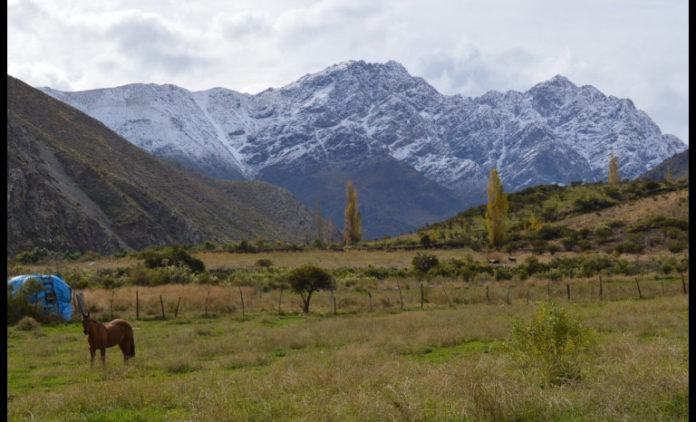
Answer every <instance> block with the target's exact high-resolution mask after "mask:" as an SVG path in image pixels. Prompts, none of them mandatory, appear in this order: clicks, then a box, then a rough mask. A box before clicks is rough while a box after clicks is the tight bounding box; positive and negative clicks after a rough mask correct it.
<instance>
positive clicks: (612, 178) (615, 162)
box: [609, 153, 619, 185]
mask: <svg viewBox="0 0 696 422" xmlns="http://www.w3.org/2000/svg"><path fill="white" fill-rule="evenodd" d="M617 183H619V159H618V158H616V157H614V154H613V153H612V154H611V155H610V156H609V184H610V185H615V184H617Z"/></svg>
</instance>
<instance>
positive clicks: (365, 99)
mask: <svg viewBox="0 0 696 422" xmlns="http://www.w3.org/2000/svg"><path fill="white" fill-rule="evenodd" d="M42 89H43V91H44V92H46V93H48V94H49V95H52V96H54V97H56V98H57V99H59V100H62V101H64V102H66V103H68V104H70V105H72V106H74V107H76V108H78V109H80V110H82V111H84V112H86V113H87V114H89V115H90V116H92V117H94V118H96V119H98V120H100V121H102V122H103V123H104V124H105V125H106V126H108V127H109V128H111V129H113V130H114V131H116V132H117V133H119V134H120V135H122V136H123V137H124V138H126V139H128V140H130V141H131V142H133V143H134V144H136V145H138V146H140V147H141V148H143V149H145V150H147V151H150V152H152V153H153V154H155V155H158V156H162V157H165V158H170V159H173V160H177V161H181V162H183V163H184V164H186V165H189V166H191V167H194V168H197V169H199V170H202V171H203V172H206V173H208V174H210V175H212V176H215V177H220V178H227V179H242V178H243V179H261V180H267V181H273V182H278V180H280V184H281V186H284V187H287V188H288V189H290V190H291V191H293V188H292V187H293V186H299V184H300V183H301V181H300V180H289V179H297V178H305V179H306V178H307V177H308V176H310V175H316V174H327V172H328V173H331V172H334V173H335V172H340V171H343V172H345V171H352V170H354V169H355V168H356V165H357V164H356V163H360V162H363V161H365V160H367V159H370V160H374V159H384V160H396V161H398V162H401V163H403V164H406V165H407V166H409V167H410V168H412V169H413V170H415V171H416V172H417V173H418V174H420V175H421V176H422V177H423V178H425V179H426V180H428V181H430V182H435V183H436V184H438V185H440V186H442V187H444V188H446V189H447V190H449V191H450V192H452V193H453V194H455V195H456V196H457V197H459V198H460V202H459V204H457V205H456V207H457V209H446V210H441V211H440V213H439V214H442V216H447V215H449V214H452V213H455V212H457V211H460V210H461V208H463V207H464V206H467V205H474V204H477V203H482V202H484V201H485V196H484V192H485V185H486V182H487V179H488V175H489V172H490V170H491V169H492V168H497V169H498V172H499V174H500V175H501V179H502V182H503V184H504V187H505V190H506V191H514V190H518V189H522V188H525V187H528V186H532V185H537V184H545V183H560V184H569V183H570V182H571V181H575V180H583V181H597V180H606V179H607V173H608V162H609V156H610V153H613V154H614V155H615V156H617V157H618V158H619V164H620V175H621V177H622V178H625V179H633V178H635V177H637V176H638V175H640V174H642V173H644V172H645V171H647V170H649V169H650V168H652V167H654V166H655V165H657V164H659V163H660V162H662V161H663V160H664V159H665V158H667V157H670V156H672V155H674V154H675V153H678V152H680V151H683V150H685V149H686V148H687V145H685V144H684V143H683V142H682V141H680V140H679V139H678V138H676V137H674V136H672V135H663V134H662V133H661V131H660V129H659V128H658V127H657V125H655V123H654V122H653V121H652V120H651V119H650V118H649V117H648V116H647V114H645V113H644V112H642V111H640V110H637V109H636V108H635V106H634V104H633V103H632V102H631V100H629V99H619V98H616V97H613V96H605V95H604V94H603V93H601V92H600V91H598V90H597V89H596V88H594V87H592V86H581V87H578V86H576V85H574V84H573V83H572V82H570V81H569V80H568V79H566V78H565V77H563V76H560V75H557V76H555V77H553V78H552V79H550V80H548V81H546V82H542V83H539V84H537V85H535V86H534V87H532V88H531V89H529V90H528V91H526V92H517V91H508V92H506V93H500V92H496V91H490V92H488V93H486V94H484V95H482V96H480V97H478V98H466V97H462V96H460V95H454V96H446V95H442V94H440V93H438V92H437V91H436V90H435V89H434V88H433V87H432V86H430V85H429V84H428V83H427V82H425V81H424V80H423V79H422V78H418V77H413V76H411V75H409V73H408V71H407V70H406V69H405V68H404V67H403V66H402V65H400V64H399V63H396V62H394V61H389V62H387V63H385V64H379V63H366V62H364V61H349V62H345V63H340V64H337V65H334V66H331V67H328V68H327V69H325V70H323V71H320V72H317V73H313V74H308V75H305V76H303V77H302V78H300V79H298V80H297V81H295V82H292V83H290V84H288V85H285V86H283V87H281V88H279V89H273V88H269V89H267V90H265V91H263V92H261V93H258V94H256V95H249V94H243V93H238V92H235V91H231V90H227V89H224V88H214V89H210V90H206V91H199V92H190V91H187V90H185V89H183V88H179V87H176V86H174V85H153V84H148V85H143V84H132V85H125V86H121V87H117V88H109V89H99V90H91V91H81V92H61V91H56V90H53V89H50V88H42ZM399 168H402V167H399ZM393 177H394V178H395V179H398V178H399V177H400V175H399V174H394V175H393ZM329 179H330V178H329ZM327 180H328V179H327ZM409 180H410V179H409ZM392 182H398V180H394V181H392ZM315 183H320V181H316V182H315ZM414 183H415V182H414ZM419 183H421V182H419ZM389 186H390V185H389V183H386V182H385V183H384V185H383V186H382V187H381V189H388V187H389ZM358 189H359V190H360V186H358ZM377 189H380V188H377ZM300 190H301V189H300V188H297V189H296V190H295V191H293V192H294V193H296V194H297V195H298V196H299V197H300V199H301V200H303V201H304V202H305V203H306V204H308V205H310V206H313V205H314V200H315V198H311V197H309V196H310V194H309V193H307V192H304V193H299V191H300ZM319 190H321V189H319ZM303 195H304V197H303ZM378 196H379V195H377V197H378ZM446 202H447V201H446ZM449 202H451V201H449ZM449 202H448V203H449ZM332 211H334V212H335V215H341V212H342V210H340V209H337V210H332ZM439 214H438V215H437V216H436V215H434V214H427V216H425V217H423V218H424V219H427V218H434V217H439ZM366 217H367V216H366ZM394 218H397V219H398V216H396V217H394ZM427 222H429V221H413V222H410V223H409V225H408V226H409V227H410V226H412V225H414V224H416V226H415V227H418V225H417V224H420V225H422V224H425V223H427ZM339 225H340V223H339ZM378 234H379V235H381V234H382V233H378Z"/></svg>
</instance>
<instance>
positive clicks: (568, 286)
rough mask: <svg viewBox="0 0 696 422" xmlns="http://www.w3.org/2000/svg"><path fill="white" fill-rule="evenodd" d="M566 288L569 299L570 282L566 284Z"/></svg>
mask: <svg viewBox="0 0 696 422" xmlns="http://www.w3.org/2000/svg"><path fill="white" fill-rule="evenodd" d="M566 290H567V291H568V300H570V284H566Z"/></svg>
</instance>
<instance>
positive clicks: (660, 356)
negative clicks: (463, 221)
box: [7, 295, 689, 421]
mask: <svg viewBox="0 0 696 422" xmlns="http://www.w3.org/2000/svg"><path fill="white" fill-rule="evenodd" d="M562 306H570V309H569V311H570V312H572V313H573V314H576V315H578V316H579V317H580V318H581V320H582V321H583V323H584V324H585V325H586V326H588V327H590V328H594V329H596V330H598V332H599V336H598V345H597V347H596V349H595V350H594V351H593V352H592V353H591V354H589V355H587V356H585V357H584V358H583V359H584V360H583V378H582V380H580V381H575V382H572V383H569V384H565V385H562V386H560V387H548V386H546V387H545V386H543V385H542V383H540V382H539V379H538V378H536V377H535V376H534V374H533V373H531V372H529V371H528V370H526V369H525V368H523V367H520V366H519V364H518V362H517V361H516V360H515V359H514V358H513V356H512V355H511V354H509V353H508V352H507V351H506V349H505V348H504V347H503V346H501V345H500V344H502V343H501V341H503V340H505V338H506V337H507V335H508V334H509V332H510V331H509V330H510V325H511V321H512V319H513V318H514V317H515V316H521V317H523V318H529V317H530V316H531V314H532V312H533V309H534V306H532V304H530V305H526V304H525V303H521V302H518V303H514V304H513V305H509V306H497V305H496V306H489V305H485V304H478V305H469V306H461V307H458V308H456V309H452V310H444V309H443V310H435V311H426V312H420V311H411V312H403V313H398V314H381V315H374V316H344V317H338V318H320V317H316V316H310V317H303V318H291V319H277V318H275V317H271V316H259V317H257V318H256V319H254V320H246V321H243V322H242V321H240V320H237V319H230V318H225V317H223V318H194V319H189V320H187V321H182V322H183V323H179V322H175V321H138V322H135V323H134V325H135V328H136V350H137V353H136V358H135V359H133V360H132V362H131V365H129V366H127V367H126V366H123V365H122V364H121V362H120V356H119V355H118V352H117V351H116V352H114V351H113V349H110V350H109V352H107V369H106V370H102V369H95V370H89V364H88V353H87V349H86V342H85V340H84V336H82V334H81V332H79V327H78V326H77V324H75V325H74V326H67V327H48V328H47V332H48V335H47V336H45V337H40V338H36V337H33V336H31V334H30V333H26V332H20V331H16V333H15V335H13V336H12V337H9V338H8V343H9V344H8V369H9V371H8V390H9V391H8V394H9V395H10V396H11V397H12V399H11V400H10V399H8V413H7V414H8V419H9V420H32V419H34V420H152V421H164V420H201V421H217V420H230V419H233V420H294V421H295V420H297V421H324V420H326V421H329V420H331V421H333V420H452V421H455V420H457V421H459V420H472V421H488V420H688V390H689V389H688V351H689V350H688V349H689V347H688V334H687V332H688V297H686V296H685V295H678V296H671V297H661V298H656V299H651V300H643V301H637V300H625V301H618V302H609V303H602V304H600V303H578V304H571V305H562ZM56 337H60V338H63V339H66V338H74V339H77V340H78V341H61V342H60V343H56V341H55V340H56ZM476 344H479V345H482V346H483V347H481V346H475V345H476ZM496 344H498V346H495V345H496ZM470 345H471V346H472V347H469V346H470ZM489 346H491V347H489ZM493 346H495V347H493ZM26 348H30V349H31V350H32V351H34V353H32V354H26V353H19V352H20V349H21V350H26ZM37 353H38V354H37Z"/></svg>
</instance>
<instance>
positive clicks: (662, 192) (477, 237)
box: [367, 179, 689, 253]
mask: <svg viewBox="0 0 696 422" xmlns="http://www.w3.org/2000/svg"><path fill="white" fill-rule="evenodd" d="M688 189H689V181H688V179H678V180H676V181H674V182H666V181H654V180H648V181H633V182H621V183H619V184H616V185H608V184H606V183H601V182H598V183H593V184H575V185H573V186H557V185H542V186H536V187H531V188H528V189H525V190H522V191H520V192H515V193H511V194H509V195H508V201H509V204H510V208H509V211H508V214H507V218H506V228H507V232H506V238H505V243H504V245H503V246H502V248H501V251H502V252H507V253H514V252H516V251H533V252H536V253H545V252H551V253H556V252H559V251H576V252H579V251H585V250H602V251H606V252H618V253H640V252H648V251H650V250H660V249H663V250H664V249H673V250H684V249H686V248H688V231H689V222H688V220H689V218H688V216H689V204H688ZM485 213H486V205H481V206H478V207H473V208H470V209H468V210H466V211H464V212H461V213H459V214H457V215H456V216H454V217H452V218H450V219H447V220H445V221H442V222H438V223H434V224H430V225H428V226H425V227H423V228H421V229H419V230H418V231H417V232H416V233H412V234H408V235H403V236H399V237H395V238H389V239H382V240H380V241H376V242H370V243H367V245H368V246H369V247H374V248H382V247H387V248H398V247H422V246H427V247H434V248H462V247H469V248H472V249H473V250H476V251H490V250H491V248H490V247H489V242H488V239H487V231H486V225H485V219H484V216H485Z"/></svg>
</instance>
